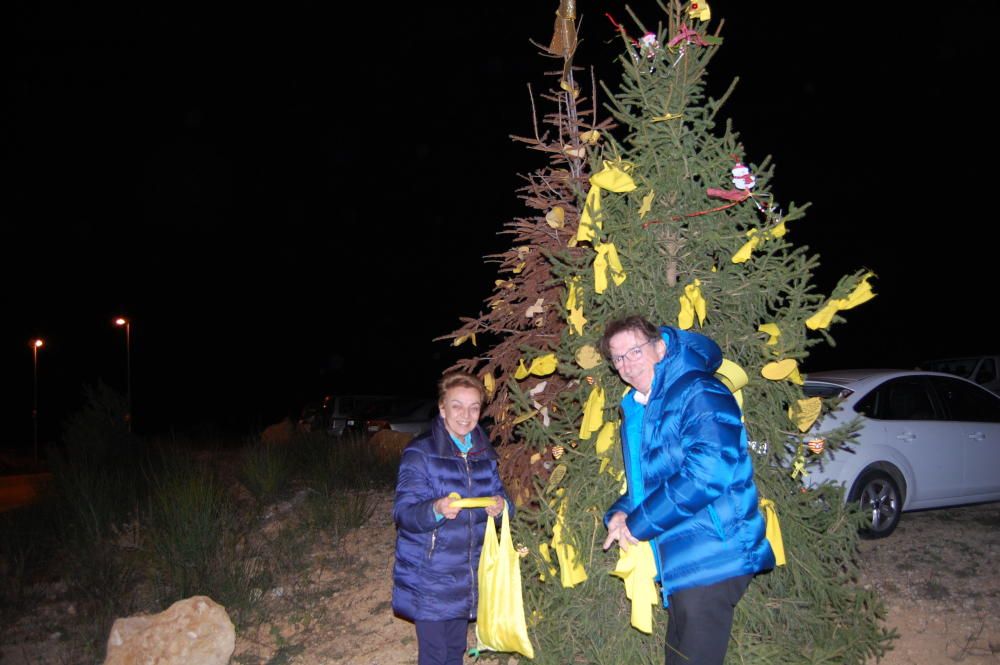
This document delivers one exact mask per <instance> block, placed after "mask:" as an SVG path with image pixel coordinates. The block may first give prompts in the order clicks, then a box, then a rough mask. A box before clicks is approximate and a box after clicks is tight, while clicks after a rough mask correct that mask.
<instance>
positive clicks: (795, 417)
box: [788, 397, 823, 432]
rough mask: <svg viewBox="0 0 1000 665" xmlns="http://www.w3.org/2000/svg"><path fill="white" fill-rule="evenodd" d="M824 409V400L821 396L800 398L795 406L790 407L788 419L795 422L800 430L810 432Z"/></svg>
mask: <svg viewBox="0 0 1000 665" xmlns="http://www.w3.org/2000/svg"><path fill="white" fill-rule="evenodd" d="M822 409H823V400H821V399H820V398H819V397H810V398H808V399H800V400H797V401H796V402H795V405H794V406H790V407H788V419H789V420H791V421H792V422H794V423H795V425H796V426H797V427H798V428H799V431H800V432H808V431H809V428H810V427H812V426H813V423H814V422H816V419H817V418H819V414H820V411H821V410H822Z"/></svg>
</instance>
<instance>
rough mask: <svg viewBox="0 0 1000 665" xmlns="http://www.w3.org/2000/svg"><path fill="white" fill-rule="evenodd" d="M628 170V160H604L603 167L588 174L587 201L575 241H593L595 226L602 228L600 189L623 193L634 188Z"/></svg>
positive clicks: (629, 165) (629, 168)
mask: <svg viewBox="0 0 1000 665" xmlns="http://www.w3.org/2000/svg"><path fill="white" fill-rule="evenodd" d="M630 170H632V165H631V164H629V163H628V162H618V163H613V162H604V168H603V169H601V171H599V172H598V173H595V174H594V175H592V176H590V191H589V192H587V202H586V205H584V208H583V214H582V215H580V226H579V227H578V228H577V230H576V240H577V242H593V241H594V238H596V237H597V232H596V230H595V228H596V229H600V228H602V223H601V215H600V213H601V190H604V189H606V190H608V191H609V192H615V193H618V194H623V193H625V192H631V191H632V190H634V189H635V187H636V185H635V181H634V180H632V176H630V175H629V174H628V171H630Z"/></svg>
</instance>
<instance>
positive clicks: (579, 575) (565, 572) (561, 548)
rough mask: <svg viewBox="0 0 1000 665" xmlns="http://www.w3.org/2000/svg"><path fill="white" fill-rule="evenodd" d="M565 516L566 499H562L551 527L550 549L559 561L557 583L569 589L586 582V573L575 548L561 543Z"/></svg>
mask: <svg viewBox="0 0 1000 665" xmlns="http://www.w3.org/2000/svg"><path fill="white" fill-rule="evenodd" d="M565 515H566V499H563V500H562V503H560V504H559V511H558V513H557V514H556V523H555V525H554V526H553V527H552V549H554V550H555V551H556V558H557V559H558V560H559V581H560V582H561V583H562V585H563V587H565V588H567V589H571V588H573V587H575V586H576V585H577V584H580V583H581V582H585V581H586V580H587V571H586V569H585V568H584V567H583V564H582V563H580V557H579V556H577V553H576V548H575V547H573V546H572V545H570V544H569V543H567V542H564V541H563V528H564V524H563V522H564V518H565Z"/></svg>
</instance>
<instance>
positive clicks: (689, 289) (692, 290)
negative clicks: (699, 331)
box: [677, 279, 707, 330]
mask: <svg viewBox="0 0 1000 665" xmlns="http://www.w3.org/2000/svg"><path fill="white" fill-rule="evenodd" d="M680 301H681V311H680V313H679V314H678V315H677V327H678V328H680V329H681V330H687V329H688V328H690V327H691V326H693V325H694V315H695V314H697V315H698V325H702V324H704V323H705V316H706V311H707V306H706V304H705V297H704V296H703V295H701V280H700V279H696V280H694V281H693V282H692V283H690V284H688V285H687V286H685V287H684V295H682V296H681V297H680Z"/></svg>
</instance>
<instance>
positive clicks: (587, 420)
mask: <svg viewBox="0 0 1000 665" xmlns="http://www.w3.org/2000/svg"><path fill="white" fill-rule="evenodd" d="M603 424H604V389H603V388H601V387H600V386H594V387H593V388H592V389H591V391H590V395H589V396H587V404H586V406H584V407H583V420H582V421H581V422H580V438H581V439H583V440H584V441H586V440H587V439H589V438H590V435H591V434H593V433H594V432H596V431H597V430H599V429H601V425H603Z"/></svg>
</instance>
